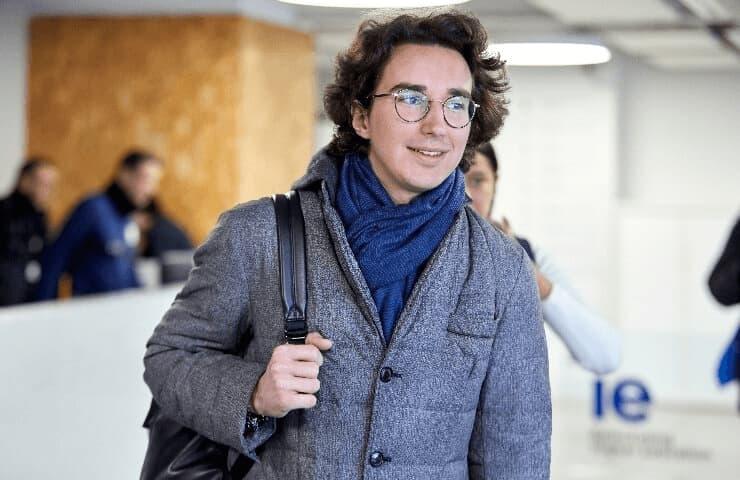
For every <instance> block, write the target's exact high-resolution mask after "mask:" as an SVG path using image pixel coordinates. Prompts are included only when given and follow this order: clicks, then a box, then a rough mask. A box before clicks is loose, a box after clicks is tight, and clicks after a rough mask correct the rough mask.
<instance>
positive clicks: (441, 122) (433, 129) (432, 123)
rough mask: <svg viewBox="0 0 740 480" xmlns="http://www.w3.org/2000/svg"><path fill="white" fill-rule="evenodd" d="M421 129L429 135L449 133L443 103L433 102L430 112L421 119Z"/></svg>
mask: <svg viewBox="0 0 740 480" xmlns="http://www.w3.org/2000/svg"><path fill="white" fill-rule="evenodd" d="M421 130H422V132H423V133H425V134H427V135H444V134H445V133H447V123H446V122H445V118H444V114H443V113H442V105H440V104H439V103H437V102H432V103H431V104H430V105H429V112H427V114H426V116H425V117H424V118H423V119H422V120H421Z"/></svg>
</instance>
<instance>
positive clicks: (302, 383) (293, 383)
mask: <svg viewBox="0 0 740 480" xmlns="http://www.w3.org/2000/svg"><path fill="white" fill-rule="evenodd" d="M286 387H287V389H288V390H292V391H294V392H296V393H316V392H318V391H319V388H321V382H319V381H318V379H316V378H300V377H293V378H291V379H290V381H289V382H286Z"/></svg>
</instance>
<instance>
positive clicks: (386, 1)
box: [278, 0, 470, 8]
mask: <svg viewBox="0 0 740 480" xmlns="http://www.w3.org/2000/svg"><path fill="white" fill-rule="evenodd" d="M278 1H279V2H282V3H290V4H293V5H308V6H313V7H333V8H417V7H438V6H441V5H457V4H461V3H467V2H469V1H470V0H278Z"/></svg>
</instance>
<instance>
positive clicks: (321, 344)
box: [306, 332, 334, 351]
mask: <svg viewBox="0 0 740 480" xmlns="http://www.w3.org/2000/svg"><path fill="white" fill-rule="evenodd" d="M306 345H313V346H314V347H316V348H318V349H319V350H321V351H324V350H329V349H330V348H331V347H332V345H334V342H332V341H331V340H329V339H328V338H324V337H322V336H321V334H320V333H319V332H311V333H309V334H308V335H307V336H306Z"/></svg>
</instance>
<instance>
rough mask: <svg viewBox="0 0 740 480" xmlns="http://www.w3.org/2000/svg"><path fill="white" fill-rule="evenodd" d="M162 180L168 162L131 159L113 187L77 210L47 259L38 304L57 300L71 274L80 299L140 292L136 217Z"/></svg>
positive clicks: (141, 155) (143, 156)
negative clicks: (62, 279) (65, 276)
mask: <svg viewBox="0 0 740 480" xmlns="http://www.w3.org/2000/svg"><path fill="white" fill-rule="evenodd" d="M161 177H162V162H161V161H160V160H159V159H157V158H156V157H154V156H153V155H151V154H148V153H145V152H139V151H132V152H129V153H128V154H126V155H125V156H124V157H123V159H122V160H121V163H120V165H119V167H118V169H117V171H116V175H115V179H114V181H113V182H112V183H111V184H110V186H109V187H108V188H107V189H106V190H105V192H103V193H98V194H96V195H91V196H90V197H88V198H86V199H84V200H83V201H82V202H80V204H79V205H77V207H75V209H74V211H73V212H72V214H71V215H70V216H69V218H68V219H67V222H66V223H65V225H64V227H63V228H62V231H61V232H60V233H59V236H58V237H57V238H56V240H54V243H52V244H51V245H50V246H49V248H48V249H47V251H46V252H45V253H44V256H43V262H42V277H41V281H40V282H39V287H38V298H39V299H40V300H46V299H51V298H56V296H57V289H58V283H59V279H60V277H61V276H62V274H63V273H65V272H68V273H70V274H71V275H72V292H73V294H74V295H86V294H91V293H104V292H112V291H116V290H122V289H126V288H134V287H138V286H139V280H138V278H137V277H136V272H135V268H134V261H135V258H136V248H137V246H138V242H139V232H140V230H139V228H138V227H137V225H136V223H135V221H134V214H135V212H136V211H137V210H141V209H143V208H145V207H147V206H148V205H149V203H150V202H151V201H152V198H154V195H155V193H156V191H157V188H158V186H159V181H160V178H161Z"/></svg>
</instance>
